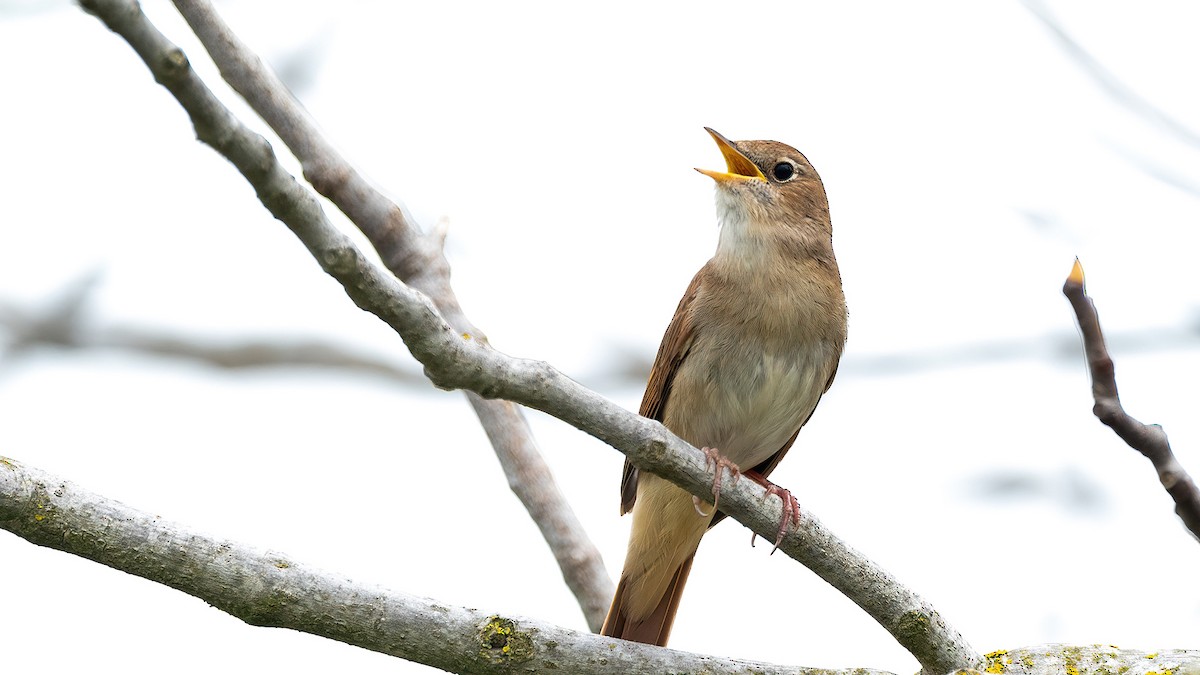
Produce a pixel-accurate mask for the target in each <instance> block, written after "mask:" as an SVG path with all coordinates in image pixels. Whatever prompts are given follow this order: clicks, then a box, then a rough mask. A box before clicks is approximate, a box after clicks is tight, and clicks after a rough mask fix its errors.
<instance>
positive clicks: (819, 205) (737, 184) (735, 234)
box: [696, 127, 832, 254]
mask: <svg viewBox="0 0 1200 675" xmlns="http://www.w3.org/2000/svg"><path fill="white" fill-rule="evenodd" d="M705 130H706V131H708V133H709V134H710V135H711V136H712V137H713V140H715V141H716V142H717V147H718V148H720V150H721V154H722V155H723V156H724V157H725V165H726V170H725V171H723V172H722V171H711V170H709V169H696V170H697V171H699V172H700V173H702V174H704V175H706V176H708V177H710V178H712V179H713V180H715V181H716V183H717V218H718V220H719V222H720V224H721V228H722V232H721V245H720V247H719V249H718V252H721V249H727V250H726V251H725V252H726V253H730V252H734V253H738V254H745V253H748V252H749V251H748V250H747V248H750V249H754V248H761V247H763V246H764V245H769V244H771V243H775V244H784V246H785V248H789V249H790V248H792V246H789V245H788V244H789V243H792V244H794V243H802V244H803V245H804V248H812V247H813V246H814V245H816V246H817V247H818V248H822V249H823V248H825V246H829V247H830V249H829V250H830V251H832V248H831V247H832V242H831V239H832V232H831V229H830V224H829V201H828V199H827V198H826V196H825V186H824V185H823V184H822V183H821V177H820V176H819V175H817V171H816V169H813V167H812V165H811V164H809V163H808V159H807V158H805V156H804V155H803V154H801V153H800V151H798V150H796V149H795V148H792V147H791V146H788V145H785V144H783V143H779V142H778V141H731V140H729V139H727V138H725V137H724V136H722V135H721V134H719V133H717V132H716V131H714V130H712V129H709V128H708V127H705ZM797 240H799V241H797ZM729 249H732V250H729Z"/></svg>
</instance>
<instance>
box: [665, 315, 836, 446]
mask: <svg viewBox="0 0 1200 675" xmlns="http://www.w3.org/2000/svg"><path fill="white" fill-rule="evenodd" d="M834 350H835V347H834V346H832V345H830V344H828V343H825V342H821V341H814V342H811V343H808V344H792V345H788V346H787V347H786V348H784V349H779V348H776V349H770V348H765V347H764V346H763V345H761V344H757V343H755V342H754V341H751V340H745V339H741V340H730V339H722V336H720V335H704V334H699V335H697V336H696V337H695V339H694V342H693V344H692V345H691V348H690V349H689V351H688V356H687V357H686V358H685V359H684V362H683V363H682V364H680V367H679V371H678V372H677V373H676V375H675V379H674V382H673V383H672V387H671V392H670V396H669V398H668V399H667V405H666V409H665V411H664V412H665V415H664V422H665V423H666V425H667V427H668V428H670V429H671V430H672V431H674V432H675V433H676V434H678V435H679V436H680V437H682V438H683V439H684V440H687V441H688V442H689V443H691V444H693V445H695V446H697V447H705V446H707V447H713V448H717V449H718V450H720V451H721V453H722V454H723V455H725V456H726V457H728V458H729V459H730V460H731V461H733V462H734V463H736V464H738V465H739V466H740V467H742V468H743V469H749V468H750V467H753V466H754V465H756V464H758V463H759V462H762V461H764V460H766V459H767V458H768V457H770V456H771V455H773V454H774V453H775V452H777V451H778V450H779V449H780V448H781V447H783V444H784V443H785V442H787V440H788V438H790V437H791V435H792V434H793V433H795V431H796V429H798V428H799V427H800V425H801V424H802V423H804V421H805V420H806V419H807V418H808V416H809V415H810V414H811V413H812V411H813V408H815V407H816V405H817V401H818V400H820V398H821V394H822V393H823V392H824V389H825V384H826V382H827V381H828V380H829V376H830V374H831V373H830V371H831V368H832V366H831V364H832V363H834V362H835V361H836V356H835V354H834Z"/></svg>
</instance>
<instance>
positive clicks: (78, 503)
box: [0, 457, 888, 675]
mask: <svg viewBox="0 0 1200 675" xmlns="http://www.w3.org/2000/svg"><path fill="white" fill-rule="evenodd" d="M0 529H5V530H8V531H10V532H13V533H15V534H17V535H18V536H20V537H22V538H24V539H26V540H28V541H30V542H32V543H34V544H38V545H41V546H49V547H51V548H55V549H58V550H60V551H66V552H67V553H71V554H74V555H78V556H81V557H84V558H87V559H89V560H94V561H96V562H98V563H101V564H104V565H108V566H109V567H112V568H114V569H118V570H121V571H124V572H128V573H130V574H134V575H137V576H140V577H143V578H146V579H149V580H151V581H155V582H157V583H160V584H164V585H166V586H170V587H172V588H176V589H178V590H180V591H183V592H184V593H187V594H189V595H193V596H195V597H197V598H200V599H202V600H204V601H206V602H208V603H209V604H211V605H213V606H214V607H217V608H219V609H221V610H223V611H225V612H228V613H229V614H231V615H233V616H236V617H238V618H239V619H241V620H243V621H245V622H246V623H248V624H251V625H254V626H270V627H277V628H291V629H293V630H298V631H302V632H305V633H311V634H313V635H318V636H321V637H326V638H329V639H332V640H338V641H340V642H345V643H346V644H351V645H355V646H358V647H362V648H364V649H370V650H373V651H377V652H382V653H384V654H390V655H392V656H396V657H400V658H403V659H407V660H409V661H415V662H417V663H423V664H426V665H429V666H433V667H435V668H441V669H443V670H448V671H451V672H455V673H501V672H503V673H525V672H557V673H579V674H580V675H624V674H625V673H635V672H641V673H646V672H653V673H685V672H687V673H700V672H704V673H713V674H714V675H716V674H722V675H725V674H728V675H733V674H735V673H764V674H766V675H784V674H785V673H799V674H801V675H826V674H827V675H856V674H858V673H862V674H863V675H888V674H886V673H883V672H882V671H871V670H865V669H853V670H846V671H838V670H825V669H816V668H797V667H795V666H790V667H784V666H777V665H771V664H768V663H761V662H755V661H744V660H741V659H730V658H724V657H715V656H703V655H700V654H692V653H689V652H681V651H675V650H669V649H661V648H658V647H653V646H648V645H640V644H635V643H632V642H625V641H623V640H614V639H612V638H605V637H601V636H599V635H593V634H591V633H586V632H580V631H575V630H570V629H567V628H562V627H560V626H555V625H553V624H549V623H546V622H543V621H537V620H534V619H527V618H522V617H513V616H509V615H500V614H489V613H487V612H482V611H479V610H477V609H469V608H466V607H456V606H454V605H452V604H447V603H444V602H439V601H436V600H432V599H430V598H423V597H418V596H413V595H408V594H406V593H400V592H397V591H393V590H389V589H386V588H381V587H378V586H373V585H369V584H363V583H360V582H355V581H353V580H350V579H346V578H344V577H341V576H338V575H336V574H332V573H329V572H325V571H322V570H319V569H314V568H311V567H309V566H307V565H304V564H303V563H301V562H298V561H295V560H292V559H290V558H288V557H287V556H286V555H284V554H282V553H279V552H276V551H268V550H264V549H260V548H256V547H251V546H246V545H244V544H239V543H237V542H232V541H228V540H221V539H215V538H212V537H209V536H207V535H205V534H202V533H199V532H195V531H192V530H189V529H188V528H186V527H184V526H182V525H179V524H176V523H172V522H170V521H168V520H165V519H163V518H160V517H158V516H156V515H153V514H150V513H146V512H144V511H139V510H137V509H133V508H130V507H128V506H126V505H124V504H121V503H120V502H117V501H114V500H112V499H109V498H107V497H104V496H101V495H98V494H95V493H92V492H89V491H87V490H85V489H83V488H81V487H80V486H78V485H75V484H73V483H71V482H69V481H66V480H64V479H62V478H60V477H58V476H54V475H51V474H48V473H46V472H44V471H41V470H39V469H35V468H33V467H28V466H24V465H22V464H20V463H19V462H16V461H14V460H11V459H8V458H5V457H0Z"/></svg>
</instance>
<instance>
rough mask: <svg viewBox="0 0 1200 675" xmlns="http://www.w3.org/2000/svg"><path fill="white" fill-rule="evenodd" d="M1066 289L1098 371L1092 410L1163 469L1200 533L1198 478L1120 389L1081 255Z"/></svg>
mask: <svg viewBox="0 0 1200 675" xmlns="http://www.w3.org/2000/svg"><path fill="white" fill-rule="evenodd" d="M1063 295H1065V296H1067V299H1068V300H1070V301H1071V307H1072V308H1073V309H1074V310H1075V318H1076V319H1077V320H1078V321H1079V331H1080V332H1081V333H1082V334H1083V352H1084V355H1085V356H1086V357H1087V364H1088V370H1089V371H1090V373H1091V376H1092V398H1093V399H1094V400H1095V402H1096V404H1095V405H1094V406H1093V407H1092V413H1094V414H1095V415H1096V417H1097V418H1099V419H1100V421H1101V422H1103V423H1104V425H1105V426H1107V427H1109V428H1110V429H1112V430H1113V431H1114V432H1116V434H1117V436H1120V437H1121V440H1123V441H1125V443H1126V445H1128V446H1129V447H1131V448H1133V449H1134V450H1137V451H1138V452H1140V453H1142V454H1143V455H1145V457H1146V459H1148V460H1150V463H1151V464H1153V465H1154V470H1155V471H1156V472H1158V480H1159V481H1160V482H1162V486H1163V488H1164V489H1166V491H1167V493H1168V494H1170V495H1171V498H1172V499H1174V500H1175V513H1176V514H1177V515H1178V516H1179V518H1180V519H1181V520H1182V521H1183V524H1184V525H1186V526H1187V528H1188V530H1190V531H1191V533H1192V535H1193V536H1195V537H1197V538H1198V539H1200V491H1198V490H1197V489H1196V483H1195V482H1193V481H1192V477H1191V476H1190V475H1188V472H1187V471H1186V470H1185V469H1184V468H1183V465H1182V464H1180V463H1179V461H1178V460H1176V459H1175V453H1173V452H1171V444H1170V442H1169V441H1168V440H1167V434H1166V432H1164V431H1163V429H1162V427H1161V426H1159V425H1157V424H1142V423H1141V422H1139V421H1137V420H1136V419H1134V418H1133V417H1130V416H1129V414H1128V413H1126V412H1125V408H1124V407H1123V406H1122V405H1121V399H1120V397H1119V396H1118V395H1117V374H1116V368H1115V367H1114V366H1113V360H1112V357H1111V356H1109V354H1108V347H1106V346H1105V344H1104V332H1103V331H1102V330H1101V329H1100V316H1099V315H1098V314H1097V313H1096V306H1095V305H1094V304H1093V303H1092V299H1091V298H1090V297H1088V295H1087V290H1086V289H1085V287H1084V277H1083V266H1082V265H1080V264H1079V259H1078V258H1076V259H1075V265H1074V266H1073V267H1072V268H1071V274H1070V275H1068V276H1067V281H1066V283H1064V284H1063Z"/></svg>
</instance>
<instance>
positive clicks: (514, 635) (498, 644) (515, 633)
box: [479, 615, 533, 664]
mask: <svg viewBox="0 0 1200 675" xmlns="http://www.w3.org/2000/svg"><path fill="white" fill-rule="evenodd" d="M479 656H480V657H481V658H483V659H484V660H486V661H488V662H490V663H494V664H516V663H524V662H526V661H529V660H531V659H533V640H532V639H531V638H530V637H529V634H528V633H524V632H521V631H519V630H517V624H516V622H515V621H513V620H512V619H505V618H503V617H500V616H496V615H492V616H490V617H488V620H487V621H486V622H484V624H483V627H482V628H480V630H479Z"/></svg>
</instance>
